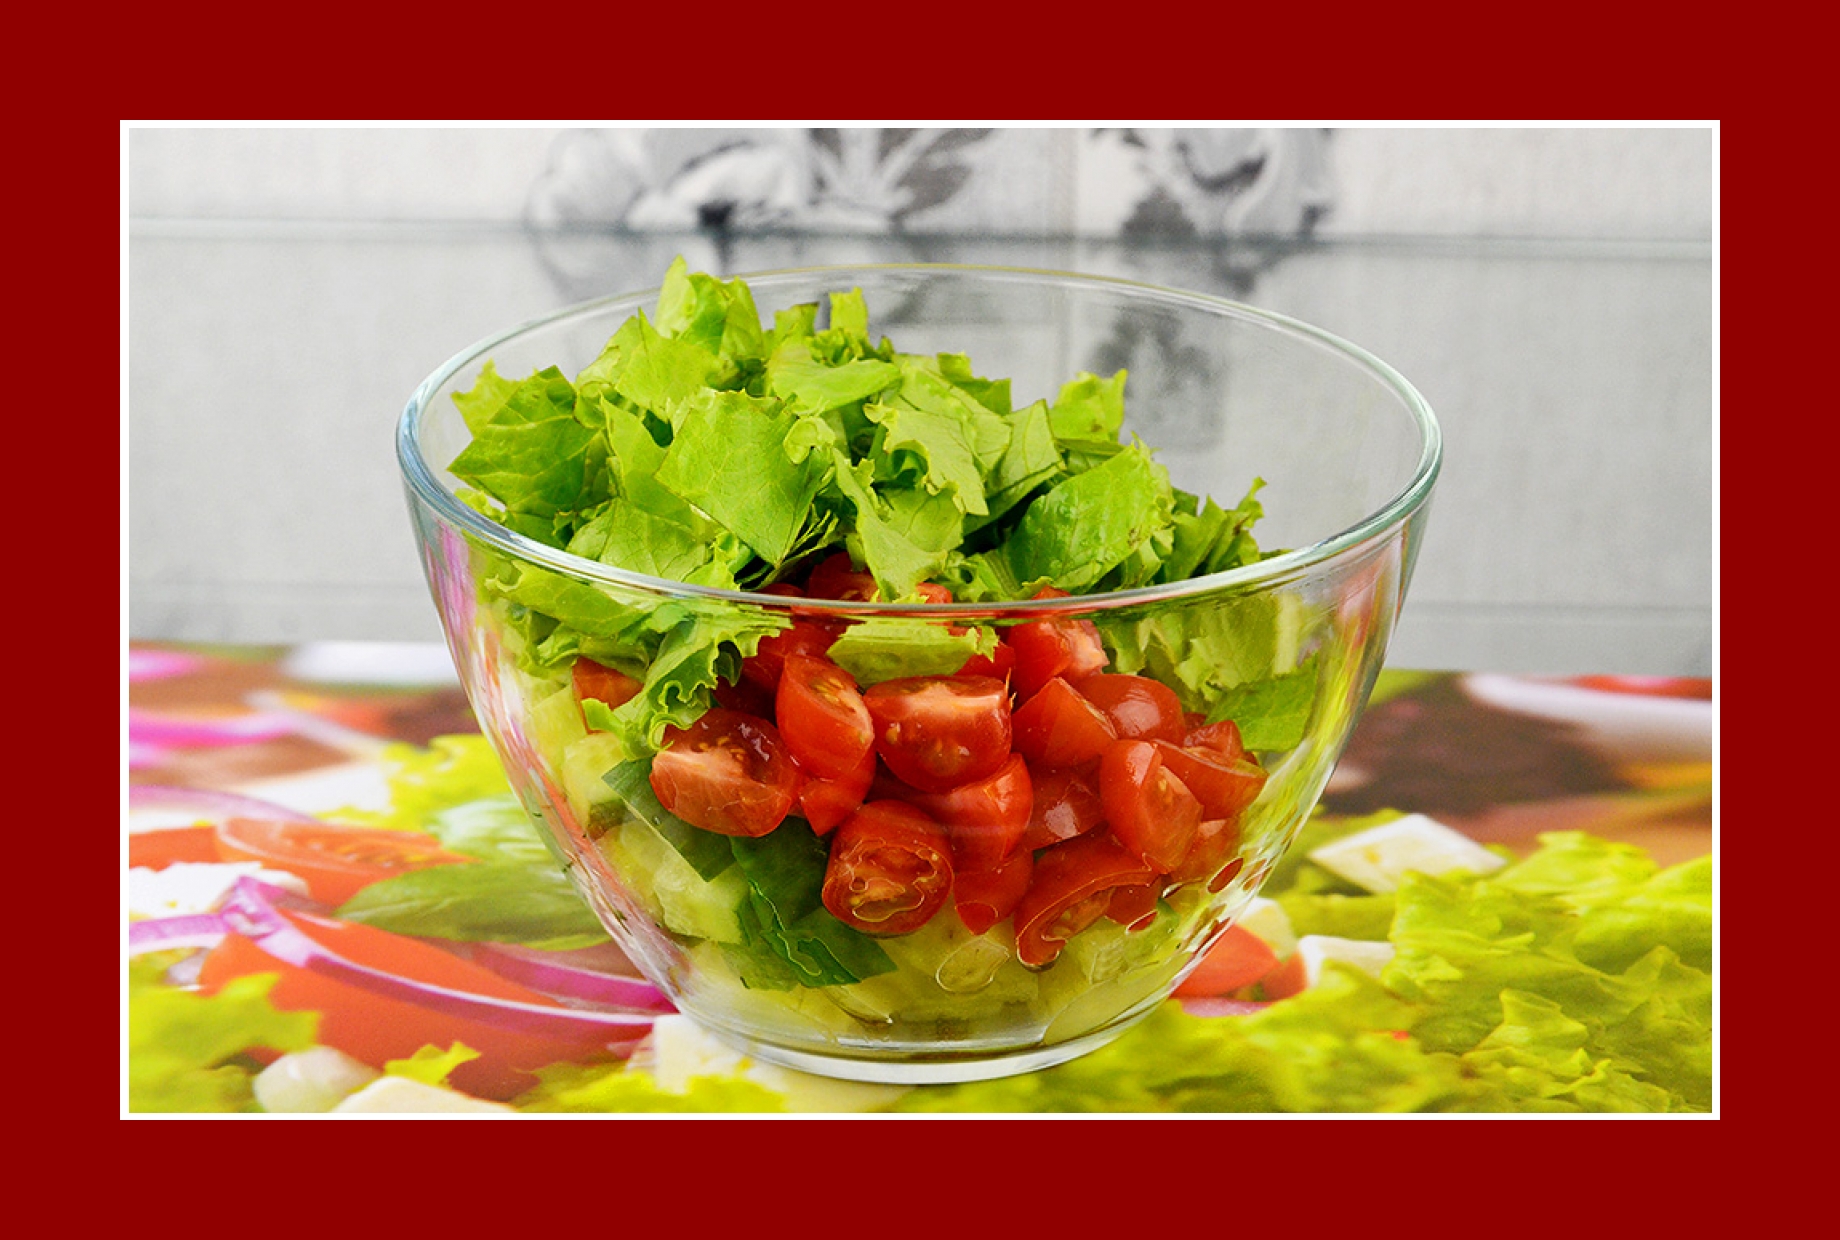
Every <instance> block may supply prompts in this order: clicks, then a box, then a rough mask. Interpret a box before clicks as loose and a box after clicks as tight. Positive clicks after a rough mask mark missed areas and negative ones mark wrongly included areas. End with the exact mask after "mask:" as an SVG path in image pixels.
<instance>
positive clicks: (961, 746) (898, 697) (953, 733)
mask: <svg viewBox="0 0 1840 1240" xmlns="http://www.w3.org/2000/svg"><path fill="white" fill-rule="evenodd" d="M863 701H864V703H865V704H866V705H867V706H868V708H869V715H870V717H871V718H872V719H874V720H875V751H876V753H877V754H879V755H880V756H881V759H882V761H883V762H885V763H887V764H888V769H889V770H890V771H892V772H894V774H895V777H896V778H897V779H900V780H901V781H902V782H903V783H906V784H910V785H912V786H913V787H915V788H918V789H920V790H921V791H922V792H944V791H946V790H947V789H949V788H955V787H957V786H958V785H959V784H963V783H969V782H971V781H972V780H977V779H983V778H984V777H985V776H987V775H993V774H995V773H996V771H997V768H998V767H1000V766H1002V765H1003V763H1004V762H1005V761H1007V760H1008V758H1009V755H1010V736H1011V732H1010V714H1009V689H1008V687H1007V686H1006V685H1004V683H1003V682H1002V681H1000V680H995V679H992V678H991V677H989V676H908V677H903V678H901V679H898V680H885V681H883V682H882V683H880V684H877V685H872V686H870V687H869V689H868V690H867V691H866V692H864V694H863Z"/></svg>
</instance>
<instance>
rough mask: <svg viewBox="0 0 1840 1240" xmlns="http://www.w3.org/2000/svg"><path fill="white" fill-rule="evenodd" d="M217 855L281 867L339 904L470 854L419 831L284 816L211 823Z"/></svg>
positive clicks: (461, 860)
mask: <svg viewBox="0 0 1840 1240" xmlns="http://www.w3.org/2000/svg"><path fill="white" fill-rule="evenodd" d="M217 859H218V860H220V861H254V862H257V863H259V864H261V865H264V866H267V867H268V868H269V869H271V870H285V871H286V872H287V873H289V874H293V875H295V876H297V877H298V878H300V879H301V880H302V881H303V882H305V883H306V884H307V894H308V895H310V896H312V897H313V898H314V899H315V900H318V901H320V902H321V903H322V904H343V903H345V901H347V900H349V899H351V898H352V897H353V896H354V895H356V894H358V891H359V890H360V889H361V888H364V887H368V886H370V885H371V884H372V883H374V882H377V881H379V880H381V879H385V878H394V877H395V876H396V875H398V874H407V873H408V872H409V871H411V870H425V869H427V868H428V867H429V866H436V865H459V864H463V863H466V862H470V861H472V860H473V858H471V857H467V856H462V855H461V854H459V853H453V852H448V851H447V850H446V849H444V848H442V847H441V841H439V840H437V839H436V838H435V837H434V836H432V835H424V834H422V833H421V832H420V831H402V830H396V829H393V828H389V827H346V826H339V825H337V824H334V823H323V822H319V823H316V822H297V821H293V820H290V819H269V818H232V819H230V820H228V821H227V822H224V823H221V824H219V825H218V828H217Z"/></svg>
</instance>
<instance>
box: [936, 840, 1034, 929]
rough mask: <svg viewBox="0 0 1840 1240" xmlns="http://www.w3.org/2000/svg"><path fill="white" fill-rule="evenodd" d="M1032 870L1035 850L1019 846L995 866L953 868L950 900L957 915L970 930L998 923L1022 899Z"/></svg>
mask: <svg viewBox="0 0 1840 1240" xmlns="http://www.w3.org/2000/svg"><path fill="white" fill-rule="evenodd" d="M1034 874H1035V854H1034V853H1032V852H1030V851H1029V850H1028V849H1026V848H1018V849H1017V850H1016V851H1015V852H1013V853H1011V854H1010V855H1009V856H1008V857H1006V858H1005V859H1004V860H1003V861H1001V862H999V863H998V864H996V865H994V866H989V867H986V868H984V869H978V870H964V869H958V868H956V867H955V868H954V869H953V871H952V901H953V905H954V906H955V907H956V908H957V910H958V919H959V920H960V921H962V922H964V923H965V928H966V929H967V930H969V931H971V933H973V934H983V933H984V932H985V931H986V930H988V929H990V928H991V927H992V926H995V925H999V924H1000V923H1002V921H1003V920H1004V919H1005V918H1007V917H1008V916H1009V915H1010V914H1011V913H1013V912H1015V910H1016V905H1018V904H1020V903H1021V902H1022V894H1023V892H1025V891H1027V890H1028V889H1029V879H1030V878H1032V877H1033V876H1034Z"/></svg>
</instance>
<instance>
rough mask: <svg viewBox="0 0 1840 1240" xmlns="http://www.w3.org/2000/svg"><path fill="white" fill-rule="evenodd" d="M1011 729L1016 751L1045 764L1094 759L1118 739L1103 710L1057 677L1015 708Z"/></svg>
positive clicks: (1081, 763)
mask: <svg viewBox="0 0 1840 1240" xmlns="http://www.w3.org/2000/svg"><path fill="white" fill-rule="evenodd" d="M1012 728H1013V730H1014V732H1015V737H1014V741H1013V743H1014V745H1015V747H1016V750H1017V752H1019V753H1021V754H1022V755H1023V756H1024V757H1026V758H1028V760H1029V761H1030V762H1033V763H1035V764H1036V765H1038V766H1044V767H1067V766H1082V765H1084V764H1085V763H1088V762H1093V761H1096V760H1097V759H1098V757H1099V755H1100V754H1102V753H1104V752H1105V751H1106V749H1107V748H1108V747H1109V746H1110V745H1111V743H1112V742H1113V741H1115V740H1117V739H1118V730H1117V729H1116V728H1115V727H1113V726H1112V721H1111V720H1110V719H1108V718H1106V716H1105V712H1104V711H1102V710H1100V709H1099V707H1097V706H1095V705H1094V704H1093V703H1092V701H1091V700H1090V699H1088V698H1086V697H1085V696H1083V695H1082V694H1081V693H1079V692H1078V691H1077V690H1075V689H1074V687H1073V686H1072V685H1070V684H1068V683H1067V682H1066V681H1065V680H1063V679H1061V678H1060V677H1059V676H1056V677H1054V678H1052V679H1051V680H1049V681H1048V683H1047V684H1045V685H1043V686H1042V687H1041V688H1040V690H1038V691H1037V692H1036V693H1035V694H1034V696H1032V697H1030V698H1029V699H1028V700H1027V701H1025V702H1024V703H1023V704H1022V705H1020V706H1018V707H1017V708H1016V712H1015V715H1014V716H1013V718H1012Z"/></svg>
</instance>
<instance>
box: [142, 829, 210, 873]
mask: <svg viewBox="0 0 1840 1240" xmlns="http://www.w3.org/2000/svg"><path fill="white" fill-rule="evenodd" d="M222 860H223V857H222V856H221V855H219V853H218V851H217V828H216V827H214V826H213V827H159V828H156V829H154V830H151V831H134V832H130V833H129V835H128V868H129V869H131V870H138V869H148V870H164V869H165V868H166V867H167V866H169V865H173V864H175V863H177V862H181V861H185V862H200V863H204V864H207V865H208V864H210V863H212V862H217V861H222Z"/></svg>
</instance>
